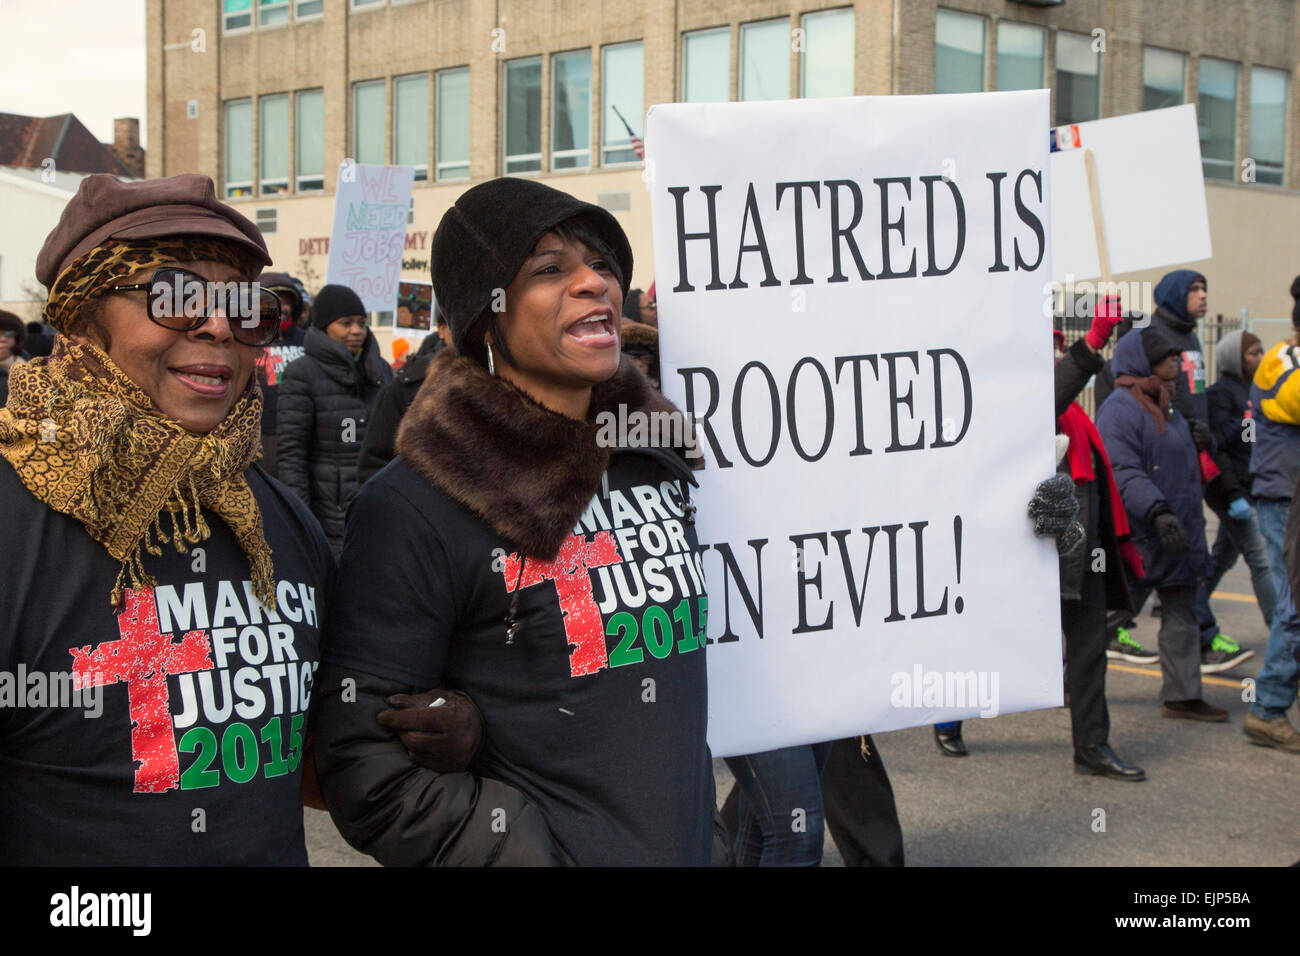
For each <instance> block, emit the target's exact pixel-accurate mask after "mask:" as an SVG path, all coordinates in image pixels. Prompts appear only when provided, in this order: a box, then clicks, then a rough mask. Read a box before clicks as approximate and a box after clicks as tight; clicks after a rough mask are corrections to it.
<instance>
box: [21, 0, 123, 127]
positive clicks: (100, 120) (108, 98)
mask: <svg viewBox="0 0 1300 956" xmlns="http://www.w3.org/2000/svg"><path fill="white" fill-rule="evenodd" d="M144 110H145V47H144V0H0V113H23V114H25V115H28V116H54V115H57V114H59V113H75V114H76V115H77V118H78V119H79V120H81V122H83V123H85V124H86V127H87V128H88V129H89V130H90V131H91V132H92V133H94V134H95V136H96V138H97V139H99V140H100V141H101V142H104V143H110V142H112V141H113V120H114V119H115V118H116V117H121V116H134V117H137V118H138V119H139V120H140V141H141V145H144V146H146V147H147V146H148V144H147V143H145V142H144V139H145V115H144Z"/></svg>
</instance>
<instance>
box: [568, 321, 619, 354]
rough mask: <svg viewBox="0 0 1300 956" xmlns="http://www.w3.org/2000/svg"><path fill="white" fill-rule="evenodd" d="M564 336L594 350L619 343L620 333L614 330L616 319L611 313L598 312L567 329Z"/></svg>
mask: <svg viewBox="0 0 1300 956" xmlns="http://www.w3.org/2000/svg"><path fill="white" fill-rule="evenodd" d="M564 334H565V335H570V336H572V337H573V338H575V339H577V340H578V341H579V342H581V343H582V344H583V345H588V346H591V347H593V348H603V347H606V346H610V345H614V344H617V342H618V331H617V330H616V329H615V328H614V318H613V316H612V315H611V314H610V313H609V312H597V313H595V314H594V315H589V316H587V317H586V318H585V319H579V320H578V321H577V322H575V323H573V325H571V326H569V327H568V328H567V329H565V330H564Z"/></svg>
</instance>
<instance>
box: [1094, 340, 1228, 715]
mask: <svg viewBox="0 0 1300 956" xmlns="http://www.w3.org/2000/svg"><path fill="white" fill-rule="evenodd" d="M1134 332H1138V333H1139V334H1130V335H1126V336H1124V337H1123V338H1122V339H1120V340H1119V344H1118V345H1117V346H1116V348H1115V357H1114V358H1113V359H1112V360H1111V367H1112V369H1113V370H1114V373H1115V390H1114V391H1113V392H1111V394H1110V395H1109V396H1107V398H1106V401H1105V402H1103V403H1102V406H1101V408H1100V410H1099V411H1098V413H1097V429H1098V431H1099V432H1100V433H1101V437H1102V440H1103V441H1104V442H1105V445H1106V450H1107V451H1108V452H1109V453H1110V460H1111V466H1112V468H1113V471H1114V476H1115V483H1116V484H1117V485H1118V486H1119V492H1120V497H1121V498H1122V499H1123V500H1124V509H1125V511H1127V512H1128V518H1129V524H1130V525H1131V527H1132V531H1133V540H1134V542H1135V543H1136V544H1137V548H1138V552H1139V553H1140V554H1141V556H1142V563H1143V565H1144V566H1145V568H1146V577H1145V578H1144V579H1143V581H1142V584H1141V586H1140V587H1139V588H1136V589H1134V595H1133V596H1134V599H1135V600H1134V602H1133V606H1134V607H1140V606H1141V603H1142V601H1144V600H1145V599H1146V597H1147V595H1148V594H1149V593H1150V590H1151V589H1152V588H1154V589H1155V590H1156V593H1157V594H1158V595H1159V597H1160V602H1161V606H1162V608H1163V612H1162V614H1161V622H1160V634H1159V637H1158V643H1159V650H1160V669H1161V671H1162V673H1163V675H1164V683H1163V686H1162V687H1161V700H1162V701H1163V702H1164V706H1163V707H1162V708H1161V713H1162V714H1163V715H1164V716H1165V717H1173V718H1188V719H1192V720H1204V721H1224V720H1227V719H1228V712H1227V711H1226V710H1223V709H1222V708H1219V707H1213V706H1211V705H1210V704H1208V703H1206V702H1205V700H1203V699H1202V697H1201V667H1200V665H1201V655H1200V638H1199V629H1198V627H1197V620H1196V589H1197V588H1198V587H1199V586H1200V583H1201V580H1202V579H1203V578H1204V577H1206V575H1207V574H1208V573H1209V566H1210V561H1209V553H1208V551H1207V550H1206V547H1205V518H1204V515H1203V512H1202V501H1203V497H1202V491H1201V466H1200V462H1199V456H1198V452H1197V448H1196V444H1195V442H1194V441H1193V438H1192V430H1191V428H1190V426H1189V424H1188V420H1187V419H1186V418H1185V417H1184V416H1183V415H1182V413H1181V412H1179V411H1178V410H1177V409H1176V408H1175V407H1174V403H1173V400H1174V388H1175V386H1174V379H1175V378H1176V377H1177V376H1178V374H1179V370H1180V369H1179V365H1180V356H1181V349H1180V348H1179V344H1178V343H1177V342H1176V341H1174V339H1173V338H1172V337H1171V336H1170V335H1169V333H1168V332H1167V331H1166V330H1165V329H1164V328H1163V327H1161V326H1159V325H1155V324H1153V325H1151V326H1150V327H1148V328H1145V329H1141V330H1137V329H1135V330H1134Z"/></svg>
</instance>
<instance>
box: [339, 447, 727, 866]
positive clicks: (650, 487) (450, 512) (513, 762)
mask: <svg viewBox="0 0 1300 956" xmlns="http://www.w3.org/2000/svg"><path fill="white" fill-rule="evenodd" d="M607 477H608V486H609V489H610V490H609V494H608V496H605V495H603V494H598V495H596V496H595V497H594V498H593V499H592V502H591V505H590V507H589V508H588V511H587V513H586V515H584V517H583V518H582V520H581V521H580V522H579V525H578V527H577V528H575V529H574V534H573V536H571V537H570V538H569V540H568V541H567V542H566V544H565V545H564V546H563V547H562V548H561V550H560V554H559V556H558V557H557V558H556V559H555V560H554V561H550V562H546V561H541V560H540V559H534V558H525V559H524V561H523V562H522V565H523V567H522V569H521V567H520V564H521V562H520V561H519V560H518V558H517V557H516V555H515V553H514V548H513V547H512V546H511V545H510V544H509V542H508V541H506V540H505V539H504V538H502V537H501V536H500V535H498V534H497V533H496V532H495V531H493V530H492V529H490V528H489V527H488V526H487V525H486V524H484V523H483V522H482V521H480V520H479V519H478V518H476V517H475V516H474V515H473V514H472V513H471V512H469V511H468V510H467V509H466V508H465V507H463V506H462V505H460V504H458V503H456V502H455V501H453V500H451V499H450V498H448V497H447V496H446V495H444V494H443V493H442V492H440V491H438V490H437V489H435V488H434V487H433V486H432V485H430V484H429V483H428V482H426V481H425V480H424V479H423V478H421V477H420V476H419V475H418V474H417V473H416V472H415V471H414V470H413V469H412V468H411V467H410V466H409V465H408V464H407V463H406V461H405V460H404V459H402V458H401V457H399V458H397V459H395V460H394V461H393V462H392V463H391V464H389V465H388V466H387V467H386V468H385V469H383V470H382V471H381V472H379V474H377V475H376V476H375V477H374V478H372V479H371V480H370V481H369V482H368V483H367V484H366V485H365V486H364V487H363V488H362V490H361V492H360V494H359V496H358V497H357V499H356V501H355V502H354V504H353V506H352V513H351V515H350V516H349V521H348V530H347V539H346V544H345V546H344V551H343V557H342V559H341V563H340V568H339V583H338V588H337V589H336V591H335V602H334V604H333V605H332V609H331V612H330V627H329V632H328V634H327V637H326V649H325V658H326V660H327V662H329V663H330V664H332V665H337V666H339V667H342V668H349V667H350V668H353V669H355V670H357V671H360V672H363V673H368V674H372V675H375V676H378V677H383V678H387V679H390V680H394V681H401V682H403V683H409V684H412V685H414V686H416V687H418V688H421V689H425V688H432V687H435V686H438V685H439V684H442V683H444V682H445V684H446V686H448V687H452V688H456V689H459V690H463V691H465V692H466V693H467V694H469V696H470V697H471V698H472V699H473V700H474V701H475V702H476V703H477V704H478V707H479V709H480V711H481V712H482V714H483V719H484V725H485V730H486V742H485V744H484V748H483V750H482V752H481V753H480V754H479V756H478V757H477V758H476V760H475V761H474V764H473V766H472V767H471V771H472V772H473V773H475V774H477V775H479V776H481V777H487V778H491V779H495V780H500V781H502V782H504V783H506V784H509V785H511V786H513V787H515V788H516V789H518V790H520V791H521V792H522V793H523V794H524V795H525V796H526V797H527V798H528V799H529V800H531V801H532V802H533V803H535V804H536V805H537V806H538V807H539V809H540V810H541V811H542V813H543V815H544V816H545V818H546V821H547V823H548V825H549V827H550V829H551V833H552V836H553V837H554V838H555V839H556V840H557V841H558V843H559V844H560V846H561V847H562V848H563V849H564V850H565V851H566V852H567V853H568V855H569V856H570V857H572V858H573V859H574V860H575V861H576V862H577V863H579V864H582V865H609V864H641V865H644V864H669V865H708V864H709V862H710V857H711V849H712V837H713V830H712V822H713V808H714V802H713V801H714V787H713V770H712V761H711V758H710V754H709V749H708V746H707V744H706V742H705V735H706V728H707V721H708V695H707V684H706V673H705V660H704V655H705V650H704V646H703V643H704V640H705V638H704V634H705V623H706V615H707V613H708V599H707V597H706V592H705V588H704V574H703V571H702V569H701V562H700V551H699V544H698V541H697V539H696V536H695V529H694V527H693V525H692V524H691V523H690V522H688V521H687V520H686V518H685V517H684V516H683V513H682V512H683V507H682V493H681V490H680V488H681V484H680V481H679V479H678V478H677V477H676V476H675V475H674V473H673V472H671V471H670V470H669V469H668V468H667V467H665V465H664V464H663V463H662V462H661V461H660V460H658V459H656V458H655V457H652V456H651V455H649V454H644V453H625V454H619V455H616V456H614V458H613V460H612V461H611V464H610V467H609V470H608V472H607ZM516 584H518V585H519V587H518V591H519V604H518V615H517V620H518V621H519V623H520V625H521V627H520V630H519V632H518V634H517V635H516V637H515V640H514V643H513V644H511V645H507V643H506V628H505V624H504V623H503V618H504V617H505V615H506V613H507V609H508V604H509V594H508V590H514V589H515V585H516ZM377 799H378V797H377ZM440 810H441V812H446V810H445V809H443V808H439V807H435V808H433V809H432V810H431V812H440Z"/></svg>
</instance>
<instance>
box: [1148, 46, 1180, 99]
mask: <svg viewBox="0 0 1300 956" xmlns="http://www.w3.org/2000/svg"><path fill="white" fill-rule="evenodd" d="M1186 87H1187V54H1186V53H1175V52H1174V51H1173V50H1159V49H1156V48H1155V47H1152V46H1149V47H1147V48H1146V49H1144V50H1143V51H1142V108H1143V109H1144V110H1162V109H1164V108H1165V107H1168V106H1182V104H1183V90H1184V89H1186Z"/></svg>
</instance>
